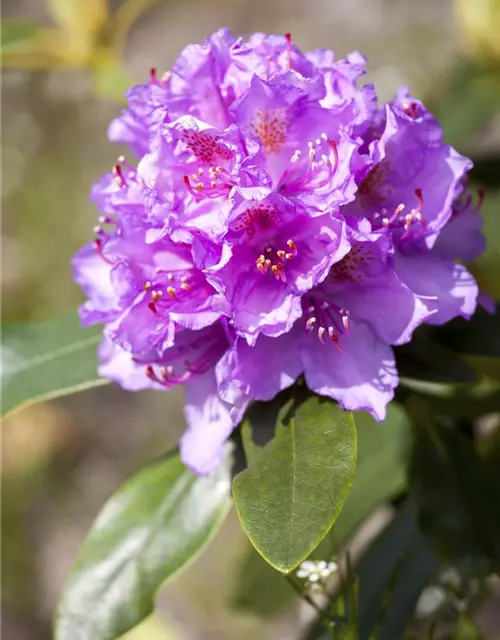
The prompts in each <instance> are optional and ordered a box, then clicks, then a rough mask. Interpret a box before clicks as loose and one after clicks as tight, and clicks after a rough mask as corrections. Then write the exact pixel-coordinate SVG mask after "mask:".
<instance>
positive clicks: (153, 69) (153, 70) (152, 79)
mask: <svg viewBox="0 0 500 640" xmlns="http://www.w3.org/2000/svg"><path fill="white" fill-rule="evenodd" d="M149 80H150V82H152V83H153V84H156V83H157V82H158V78H157V76H156V67H151V69H150V70H149Z"/></svg>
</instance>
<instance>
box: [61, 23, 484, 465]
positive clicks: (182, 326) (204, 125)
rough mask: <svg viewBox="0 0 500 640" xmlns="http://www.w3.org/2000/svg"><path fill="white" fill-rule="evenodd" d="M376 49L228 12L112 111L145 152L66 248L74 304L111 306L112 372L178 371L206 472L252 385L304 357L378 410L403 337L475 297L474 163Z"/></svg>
mask: <svg viewBox="0 0 500 640" xmlns="http://www.w3.org/2000/svg"><path fill="white" fill-rule="evenodd" d="M364 67H365V60H364V58H363V57H362V56H361V55H360V54H358V53H352V54H349V55H348V56H347V57H346V58H345V59H341V60H336V59H335V58H334V55H333V53H332V52H329V51H325V50H318V51H314V52H311V53H308V54H303V53H302V52H301V51H300V50H299V49H298V48H297V47H296V45H295V43H294V42H293V41H292V38H291V36H290V35H286V36H284V37H280V36H267V35H264V34H254V35H253V36H251V37H250V38H249V40H248V41H246V42H245V41H244V40H243V39H236V38H234V37H233V36H232V35H231V34H230V33H229V31H227V30H225V29H222V30H220V31H218V32H216V33H215V34H213V35H212V36H210V37H209V38H207V40H206V41H205V42H204V43H203V44H202V45H189V46H188V47H186V49H185V50H184V51H183V52H182V54H181V56H180V58H179V60H178V61H177V62H176V63H175V64H174V66H173V68H172V70H171V72H169V73H168V74H165V75H164V76H161V77H160V76H158V75H157V74H156V72H153V73H152V74H151V78H150V81H149V82H148V83H146V84H144V85H139V86H138V87H135V88H133V89H131V91H130V92H129V93H128V101H129V104H128V107H127V109H126V110H125V111H124V112H123V113H122V115H121V116H120V117H119V118H117V119H116V120H115V121H114V122H113V123H112V125H111V127H110V132H109V133H110V138H111V139H112V140H116V141H119V142H125V143H126V144H128V145H129V146H130V148H131V149H132V151H133V153H134V154H135V155H136V156H137V158H138V164H137V166H134V165H133V164H129V163H127V162H125V161H124V160H123V158H120V159H119V161H118V163H117V164H116V166H115V167H114V168H113V170H112V171H111V172H110V173H109V174H107V175H105V176H104V177H103V178H102V179H101V180H100V181H99V182H98V183H97V184H96V186H95V187H94V189H93V192H92V199H93V200H94V201H95V203H96V205H97V207H98V209H99V211H100V212H101V214H102V215H101V217H100V219H99V225H98V226H97V227H96V228H95V232H96V238H95V241H94V242H93V243H91V244H89V245H87V246H85V247H83V248H82V249H81V250H80V251H79V252H78V253H77V254H76V255H75V256H74V258H73V268H74V273H75V279H76V281H77V282H78V283H79V284H80V286H81V287H82V289H83V290H84V292H85V294H86V296H87V301H86V302H85V304H84V305H83V306H82V308H81V310H80V315H81V319H82V322H83V323H84V324H93V323H103V324H104V325H105V326H104V339H103V342H102V344H101V347H100V349H99V358H100V362H101V365H100V369H99V372H100V374H101V375H102V376H104V377H107V378H109V379H111V380H113V381H115V382H117V383H118V384H120V385H121V386H122V387H124V388H125V389H129V390H139V389H143V388H152V389H156V390H161V389H168V388H171V387H173V386H177V385H183V386H185V389H186V419H187V423H188V428H187V431H186V433H185V435H184V437H183V438H182V441H181V455H182V459H183V460H184V462H185V463H186V464H188V465H189V466H190V467H191V468H192V469H194V470H195V471H196V472H197V473H209V472H210V471H211V470H212V469H213V468H214V466H216V465H217V464H218V462H219V460H220V459H221V456H222V447H223V444H224V441H225V440H226V439H227V438H228V437H229V435H230V433H231V431H232V430H233V429H234V427H236V426H237V424H238V423H239V421H240V420H241V418H242V415H243V412H244V411H245V408H246V406H247V405H248V403H249V402H251V401H253V400H263V401H266V400H270V399H271V398H273V397H274V396H275V395H276V394H277V393H278V392H279V391H280V390H282V389H284V388H286V387H289V386H290V385H292V384H294V383H295V381H296V380H297V379H298V378H299V377H301V376H303V378H304V380H305V382H306V384H307V386H308V387H309V388H310V389H311V390H312V391H313V392H315V393H317V394H320V395H324V396H328V397H330V398H333V399H335V400H337V401H338V402H339V403H340V405H341V406H342V407H343V408H345V409H348V410H353V411H358V410H364V411H368V412H370V413H371V414H372V415H373V416H374V417H375V418H376V419H378V420H382V419H383V418H384V416H385V411H386V406H387V404H388V403H389V402H390V400H391V399H392V397H393V394H394V389H395V387H396V385H397V383H398V373H397V370H396V365H395V361H394V354H393V349H392V347H393V346H396V345H400V344H404V343H405V342H408V341H409V340H411V337H412V334H413V331H414V330H415V329H416V328H417V327H418V326H419V325H420V324H422V323H431V324H441V323H443V322H446V321H447V320H449V319H450V318H453V317H455V316H457V315H462V316H464V317H469V316H470V315H471V314H472V313H473V311H474V309H475V307H476V302H477V296H478V291H477V285H476V283H475V281H474V279H473V278H472V276H471V275H470V274H469V273H468V271H467V270H466V268H465V267H464V266H463V265H461V264H458V263H457V262H455V260H461V261H464V262H466V261H468V260H471V259H473V258H475V257H476V256H477V255H478V254H479V253H480V252H481V251H482V250H483V248H484V238H483V237H482V234H481V229H480V227H481V219H480V216H479V213H478V206H476V205H474V202H473V199H472V197H471V195H470V192H469V190H468V187H467V184H466V174H467V171H468V170H469V169H470V166H471V163H470V161H469V160H468V159H466V158H464V157H463V156H461V155H460V154H458V153H457V152H456V151H455V150H454V149H453V148H452V147H450V146H449V145H447V144H445V142H444V141H443V137H442V131H441V128H440V126H439V124H438V123H437V121H436V120H435V118H434V117H433V116H432V114H430V113H429V112H428V111H427V110H426V109H425V107H424V106H423V104H422V103H421V102H420V101H418V100H416V99H414V98H413V97H411V95H410V94H409V92H408V90H406V89H401V90H400V91H399V92H398V93H397V95H396V96H395V98H394V99H393V100H391V101H390V102H389V103H388V104H386V105H383V106H381V107H378V106H377V98H376V94H375V89H374V87H373V86H372V85H365V86H361V87H359V86H358V81H359V78H360V77H361V76H362V75H363V74H364ZM263 363H264V364H263Z"/></svg>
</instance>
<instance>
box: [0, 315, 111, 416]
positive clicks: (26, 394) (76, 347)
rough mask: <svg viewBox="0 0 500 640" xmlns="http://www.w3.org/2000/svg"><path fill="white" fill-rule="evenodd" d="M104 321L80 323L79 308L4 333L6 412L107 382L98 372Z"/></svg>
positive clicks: (3, 396)
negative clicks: (77, 312) (98, 355)
mask: <svg viewBox="0 0 500 640" xmlns="http://www.w3.org/2000/svg"><path fill="white" fill-rule="evenodd" d="M101 334H102V327H85V328H83V327H81V326H80V324H79V321H78V317H77V314H76V312H75V311H71V312H69V313H65V314H64V315H62V316H59V317H57V318H54V319H53V320H49V321H47V322H42V323H39V324H19V325H10V326H9V325H7V326H5V327H4V328H3V335H2V413H3V414H5V413H9V412H10V411H12V410H13V409H16V408H19V407H21V406H23V405H26V404H30V403H32V402H35V401H37V400H42V399H47V398H54V397H57V396H62V395H66V394H69V393H74V392H75V391H81V390H83V389H88V388H89V387H94V386H97V385H101V384H105V383H106V380H103V379H101V378H99V377H98V375H97V356H96V349H97V345H98V344H99V341H100V338H101Z"/></svg>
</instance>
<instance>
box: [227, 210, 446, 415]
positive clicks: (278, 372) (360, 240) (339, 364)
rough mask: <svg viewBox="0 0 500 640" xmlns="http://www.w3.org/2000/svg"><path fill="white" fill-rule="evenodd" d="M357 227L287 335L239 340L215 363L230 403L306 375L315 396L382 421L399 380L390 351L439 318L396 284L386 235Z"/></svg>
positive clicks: (265, 396)
mask: <svg viewBox="0 0 500 640" xmlns="http://www.w3.org/2000/svg"><path fill="white" fill-rule="evenodd" d="M358 222H359V229H356V230H355V229H353V228H350V229H349V240H350V244H351V250H350V251H349V253H347V254H346V255H345V257H344V258H343V259H342V260H340V261H338V262H336V263H335V264H334V265H333V266H332V267H331V269H330V270H329V273H328V275H327V277H326V278H325V279H324V280H323V281H322V282H321V283H320V284H318V285H317V286H316V287H314V288H312V289H311V290H309V291H307V293H305V294H304V295H303V296H302V298H301V303H302V314H301V316H300V318H299V319H298V320H297V321H296V322H295V324H294V326H293V328H292V329H291V330H290V331H289V332H287V333H285V334H284V335H281V336H280V337H279V338H274V339H270V338H268V337H264V336H259V338H258V340H257V341H256V344H255V347H252V346H249V345H248V344H247V343H246V341H245V340H244V339H243V338H239V337H238V338H236V340H235V341H234V343H233V345H232V347H231V348H230V349H229V350H228V352H227V353H226V354H225V356H224V357H223V358H222V360H221V361H220V362H219V364H218V365H217V375H218V379H219V384H220V389H221V393H222V396H223V397H224V398H226V399H227V400H228V401H231V399H232V397H233V395H238V394H239V393H244V394H246V395H248V396H249V397H251V398H254V399H258V400H269V399H271V398H272V397H274V395H275V394H276V393H278V391H280V390H281V389H283V388H286V387H287V386H290V385H291V384H293V382H295V380H296V379H297V377H298V376H299V375H301V374H304V376H305V379H306V383H307V385H308V387H309V388H310V389H311V390H312V391H314V392H316V393H318V394H320V395H326V396H329V397H331V398H334V399H335V400H337V401H338V402H339V403H340V405H341V406H342V407H344V408H345V409H351V410H364V411H368V412H369V413H371V414H372V415H373V416H374V417H375V418H377V419H378V420H382V419H383V418H384V416H385V407H386V405H387V403H388V402H389V401H390V400H391V398H392V396H393V392H394V388H395V387H396V386H397V382H398V376H397V371H396V365H395V362H394V355H393V352H392V349H391V347H390V346H389V345H398V344H403V343H405V342H408V341H409V340H410V339H411V335H412V332H413V330H414V329H415V328H416V327H417V326H418V325H419V324H421V323H422V322H424V321H425V320H427V319H428V318H429V317H431V316H432V315H433V314H434V313H435V312H436V299H435V298H432V297H429V298H428V299H425V298H421V297H419V296H417V295H415V294H414V293H413V292H412V291H411V289H410V288H409V287H408V286H407V285H406V284H405V283H404V282H403V281H401V280H400V279H399V278H398V276H397V274H396V272H395V270H394V255H393V254H394V252H393V246H392V242H391V239H390V236H389V235H388V234H387V233H385V232H384V231H382V232H372V231H371V230H370V225H369V223H367V222H366V221H365V220H360V221H358ZM263 358H265V360H266V373H265V375H264V376H263V375H262V371H261V367H260V365H259V363H260V362H262V359H263Z"/></svg>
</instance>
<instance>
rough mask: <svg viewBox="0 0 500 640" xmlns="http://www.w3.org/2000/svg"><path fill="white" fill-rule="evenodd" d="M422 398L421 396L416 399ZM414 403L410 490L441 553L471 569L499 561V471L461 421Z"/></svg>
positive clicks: (481, 570) (484, 568)
mask: <svg viewBox="0 0 500 640" xmlns="http://www.w3.org/2000/svg"><path fill="white" fill-rule="evenodd" d="M417 402H418V401H417ZM427 411H428V412H429V413H428V414H426V409H425V407H422V406H421V403H420V405H419V410H417V409H414V410H413V413H414V421H415V445H414V449H413V453H412V459H411V468H410V489H411V495H412V497H413V500H414V501H415V504H416V505H417V508H418V520H419V524H420V527H421V529H422V531H423V532H424V533H425V534H426V535H427V536H428V538H429V540H430V542H431V544H432V547H433V549H434V551H435V552H436V554H437V555H439V556H440V557H441V558H442V559H443V560H444V561H446V562H449V563H452V564H453V563H455V564H456V565H457V566H458V567H459V568H460V569H461V570H462V571H464V572H466V573H468V572H472V573H488V572H490V571H493V570H495V569H498V567H499V566H500V503H499V501H498V496H499V495H500V472H499V469H498V466H495V467H492V466H490V465H488V464H487V462H486V461H484V460H482V459H481V458H480V457H479V456H478V454H477V452H476V451H475V449H474V445H473V442H472V440H470V439H469V438H467V437H465V436H464V435H462V434H461V433H460V432H459V431H458V429H457V426H456V425H446V424H441V423H440V422H439V421H438V420H437V419H434V415H433V414H432V409H431V408H428V409H427Z"/></svg>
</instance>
